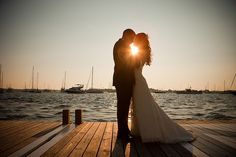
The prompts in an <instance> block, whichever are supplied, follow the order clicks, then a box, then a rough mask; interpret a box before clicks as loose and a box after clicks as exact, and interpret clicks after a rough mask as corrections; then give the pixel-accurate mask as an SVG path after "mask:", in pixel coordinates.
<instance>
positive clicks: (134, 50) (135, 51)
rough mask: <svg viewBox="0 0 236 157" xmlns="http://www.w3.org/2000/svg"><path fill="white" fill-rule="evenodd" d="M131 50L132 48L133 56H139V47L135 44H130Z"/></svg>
mask: <svg viewBox="0 0 236 157" xmlns="http://www.w3.org/2000/svg"><path fill="white" fill-rule="evenodd" d="M130 48H131V54H132V55H134V56H135V55H137V54H138V47H137V46H135V45H134V44H133V43H132V44H130Z"/></svg>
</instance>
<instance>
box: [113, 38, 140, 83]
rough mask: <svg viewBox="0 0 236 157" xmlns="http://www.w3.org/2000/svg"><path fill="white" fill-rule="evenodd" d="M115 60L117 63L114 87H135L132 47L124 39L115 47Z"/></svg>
mask: <svg viewBox="0 0 236 157" xmlns="http://www.w3.org/2000/svg"><path fill="white" fill-rule="evenodd" d="M113 59H114V62H115V66H114V74H113V86H119V85H134V83H135V78H134V66H133V65H132V61H131V60H130V47H129V45H128V44H126V43H125V42H124V41H123V40H122V39H119V40H118V41H117V42H116V44H115V45H114V48H113Z"/></svg>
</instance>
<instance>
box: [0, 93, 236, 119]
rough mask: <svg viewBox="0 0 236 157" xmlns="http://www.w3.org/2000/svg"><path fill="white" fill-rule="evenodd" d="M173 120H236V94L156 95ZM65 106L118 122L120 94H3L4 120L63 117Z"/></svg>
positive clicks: (1, 115) (0, 115) (0, 102)
mask: <svg viewBox="0 0 236 157" xmlns="http://www.w3.org/2000/svg"><path fill="white" fill-rule="evenodd" d="M153 97H154V99H155V100H156V102H158V104H159V105H160V106H161V108H162V109H163V110H164V111H165V112H166V113H167V114H168V115H169V116H170V117H171V118H172V119H236V96H233V95H230V94H199V95H190V94H188V95H184V94H180V95H178V94H173V93H165V94H153ZM62 109H70V111H71V115H72V116H73V115H74V110H75V109H82V110H83V120H84V121H116V94H115V93H103V94H92V93H91V94H66V93H25V92H12V93H1V94H0V119H55V120H60V119H61V112H62Z"/></svg>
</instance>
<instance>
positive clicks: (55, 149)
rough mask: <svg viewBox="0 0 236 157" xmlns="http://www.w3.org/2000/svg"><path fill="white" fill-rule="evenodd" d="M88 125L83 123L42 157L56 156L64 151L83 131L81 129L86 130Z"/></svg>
mask: <svg viewBox="0 0 236 157" xmlns="http://www.w3.org/2000/svg"><path fill="white" fill-rule="evenodd" d="M86 125H88V123H82V124H80V125H79V126H77V127H76V128H75V129H74V130H73V131H72V132H70V133H69V134H68V135H66V136H65V137H64V138H63V139H61V140H60V141H58V142H57V143H56V144H55V145H53V146H52V147H50V148H49V149H48V150H47V151H46V152H45V153H44V154H42V155H41V156H42V157H49V156H55V155H56V154H57V153H58V152H59V151H60V150H62V149H63V148H64V147H66V144H67V143H69V142H70V141H71V140H72V139H73V138H74V137H75V136H76V135H77V134H78V133H79V132H80V131H81V129H82V128H84V127H85V126H86Z"/></svg>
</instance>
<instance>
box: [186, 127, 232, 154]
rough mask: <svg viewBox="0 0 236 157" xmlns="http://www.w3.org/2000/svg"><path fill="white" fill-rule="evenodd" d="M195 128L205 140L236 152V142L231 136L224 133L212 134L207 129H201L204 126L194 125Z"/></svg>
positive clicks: (228, 150)
mask: <svg viewBox="0 0 236 157" xmlns="http://www.w3.org/2000/svg"><path fill="white" fill-rule="evenodd" d="M190 127H191V126H190ZM193 129H194V130H195V131H196V133H197V134H198V135H199V136H201V138H203V139H204V140H207V141H209V142H211V143H213V144H216V145H218V146H219V147H221V148H223V149H224V150H225V151H227V152H231V153H233V154H236V150H234V149H235V148H236V144H234V143H233V142H231V141H230V139H229V138H227V137H225V136H222V135H215V134H211V133H209V132H206V131H205V130H201V129H202V128H198V127H194V128H193Z"/></svg>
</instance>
